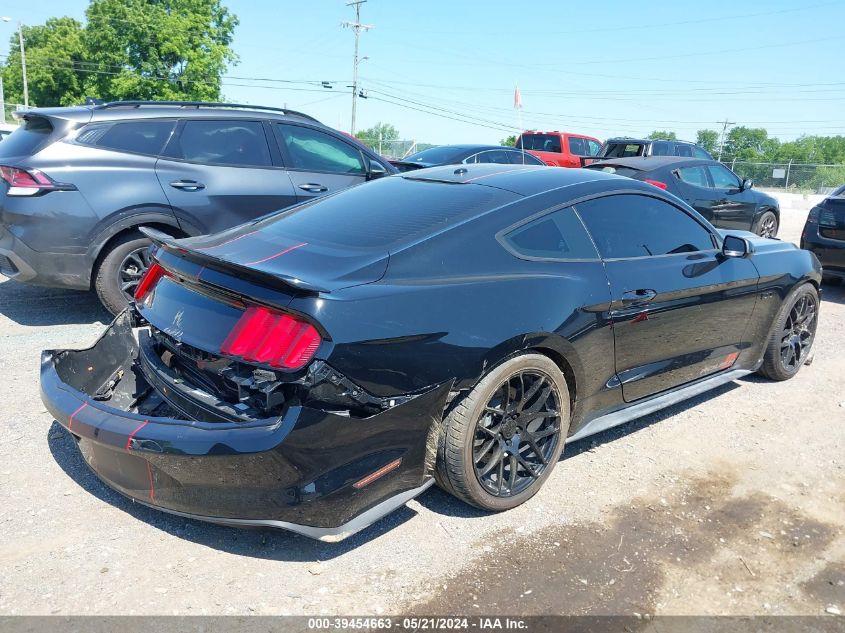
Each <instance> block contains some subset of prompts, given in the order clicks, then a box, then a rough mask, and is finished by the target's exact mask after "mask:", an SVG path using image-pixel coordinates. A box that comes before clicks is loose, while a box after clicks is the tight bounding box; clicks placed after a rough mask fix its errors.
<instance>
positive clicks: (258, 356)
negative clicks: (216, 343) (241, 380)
mask: <svg viewBox="0 0 845 633" xmlns="http://www.w3.org/2000/svg"><path fill="white" fill-rule="evenodd" d="M321 341H322V339H321V338H320V333H319V332H317V330H316V328H314V326H313V325H311V324H310V323H307V322H305V321H302V320H300V319H297V318H295V317H292V316H290V315H289V314H282V313H280V312H274V311H273V310H270V309H268V308H264V307H261V306H250V307H249V308H247V309H246V310H245V311H244V313H243V315H242V316H241V318H240V319H238V322H237V323H236V324H235V327H234V328H232V331H231V332H230V333H229V336H227V337H226V340H225V341H224V342H223V345H222V346H221V347H220V353H221V354H225V355H227V356H238V357H240V358H243V359H244V360H246V361H249V362H252V363H261V364H262V365H270V366H271V367H279V368H281V369H299V368H300V367H303V366H304V365H305V364H306V363H307V362H308V361H309V360H311V358H313V356H314V354H315V352H316V351H317V348H318V347H319V346H320V342H321Z"/></svg>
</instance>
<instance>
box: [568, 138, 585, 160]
mask: <svg viewBox="0 0 845 633" xmlns="http://www.w3.org/2000/svg"><path fill="white" fill-rule="evenodd" d="M569 151H570V152H571V153H572V154H575V155H576V156H587V143H586V142H584V139H582V138H578V137H577V136H570V137H569Z"/></svg>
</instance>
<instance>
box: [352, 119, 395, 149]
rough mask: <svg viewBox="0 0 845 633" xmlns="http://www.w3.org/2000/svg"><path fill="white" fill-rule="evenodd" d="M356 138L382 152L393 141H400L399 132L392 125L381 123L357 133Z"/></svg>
mask: <svg viewBox="0 0 845 633" xmlns="http://www.w3.org/2000/svg"><path fill="white" fill-rule="evenodd" d="M355 138H357V139H358V140H359V141H362V142H364V143H366V144H367V145H369V146H370V147H372V148H373V149H375V150H376V151H379V152H380V151H382V149H384V146H385V145H387V144H388V143H390V142H391V141H398V140H399V130H397V129H396V128H395V127H393V126H392V125H391V124H390V123H382V122H381V121H379V122H378V123H376V124H375V125H374V126H373V127H371V128H368V129H366V130H360V131H358V132H356V133H355ZM380 148H381V149H380Z"/></svg>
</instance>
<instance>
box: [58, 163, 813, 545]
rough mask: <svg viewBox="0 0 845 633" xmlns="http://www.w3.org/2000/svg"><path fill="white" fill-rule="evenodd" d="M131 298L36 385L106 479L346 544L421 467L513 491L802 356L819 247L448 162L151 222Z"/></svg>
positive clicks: (637, 201)
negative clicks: (226, 221)
mask: <svg viewBox="0 0 845 633" xmlns="http://www.w3.org/2000/svg"><path fill="white" fill-rule="evenodd" d="M148 234H149V235H150V236H151V237H152V238H153V240H154V242H155V247H154V251H153V262H154V263H153V265H152V266H151V267H150V269H149V271H148V273H147V274H146V276H145V277H144V279H143V280H142V282H141V283H140V284H139V287H138V290H137V293H136V302H135V306H134V307H133V308H131V309H129V310H127V311H125V312H123V313H121V314H120V315H119V316H118V317H117V318H116V319H115V321H114V323H113V324H112V325H111V327H110V328H109V329H108V330H106V332H105V333H104V334H103V336H102V337H101V338H100V339H99V340H98V341H97V342H96V344H95V345H94V346H93V347H91V348H89V349H85V350H78V351H71V350H62V351H47V352H44V354H43V358H42V369H41V393H42V398H43V400H44V402H45V404H46V406H47V408H48V409H49V411H50V412H51V413H52V414H53V415H54V416H55V417H56V419H57V420H58V421H59V423H60V424H61V425H62V426H64V427H65V428H66V429H67V430H68V431H69V432H70V433H72V434H73V436H74V437H75V438H77V440H78V445H79V448H80V450H81V452H82V455H83V456H84V459H85V460H86V461H87V463H88V464H89V465H90V467H91V468H92V469H93V470H94V472H95V473H96V474H97V475H98V476H99V477H100V478H101V479H102V480H103V481H104V482H106V483H107V484H108V485H109V486H111V487H113V488H115V489H116V490H118V491H120V492H121V493H123V494H125V495H127V496H129V497H132V498H133V499H135V500H136V501H139V502H141V503H144V504H148V505H151V506H155V507H157V508H160V509H162V510H165V511H168V512H172V513H175V514H179V515H182V516H189V517H194V518H198V519H203V520H208V521H214V522H217V523H222V524H228V525H236V526H240V525H259V526H274V527H280V528H285V529H289V530H293V531H295V532H299V533H301V534H305V535H308V536H311V537H314V538H320V539H323V540H339V539H342V538H344V537H345V536H348V535H349V534H352V533H354V532H355V531H357V530H359V529H361V528H362V527H364V526H366V525H368V524H370V523H372V522H373V521H375V520H376V519H378V518H379V517H381V516H383V515H384V514H386V513H387V512H389V511H391V510H393V509H395V508H397V507H399V506H400V505H402V504H404V503H405V502H406V501H407V500H409V499H411V498H412V497H414V496H415V495H418V494H420V493H421V492H422V491H424V490H425V489H426V488H427V487H428V486H429V485H431V484H432V483H434V482H435V481H437V482H438V483H439V484H440V485H441V486H442V487H443V488H445V489H446V490H448V491H450V492H452V493H453V494H455V495H456V496H458V497H459V498H461V499H463V500H465V501H467V502H468V503H471V504H473V505H476V506H478V507H480V508H484V509H488V510H506V509H508V508H512V507H514V506H516V505H518V504H520V503H522V502H524V501H526V500H527V499H528V498H530V497H531V496H532V495H534V494H535V493H536V492H537V491H538V489H539V488H540V487H541V486H542V484H543V482H544V481H545V480H546V479H547V478H548V477H549V475H550V474H551V471H552V469H553V468H554V466H555V464H556V463H557V462H558V460H559V458H560V455H561V451H562V450H563V447H564V443H566V442H567V441H572V440H576V439H579V438H583V437H585V436H588V435H590V434H593V433H596V432H598V431H601V430H603V429H607V428H609V427H612V426H615V425H618V424H621V423H623V422H625V421H627V420H630V419H632V418H635V417H638V416H642V415H644V414H647V413H650V412H652V411H655V410H657V409H660V408H662V407H665V406H667V405H670V404H672V403H675V402H678V401H680V400H683V399H685V398H689V397H691V396H693V395H696V394H699V393H702V392H704V391H706V390H708V389H712V388H713V387H716V386H718V385H721V384H723V383H726V382H728V381H731V380H734V379H736V378H739V377H740V376H743V375H746V374H749V373H751V372H754V371H759V372H760V373H762V374H763V375H765V376H767V377H769V378H772V379H775V380H783V379H786V378H790V377H791V376H793V375H795V373H796V372H798V370H799V369H800V368H801V366H802V365H803V364H804V363H805V362H806V361H807V360H808V358H809V354H810V350H811V346H812V344H813V338H814V333H815V330H816V323H817V318H818V310H819V294H818V285H819V282H820V279H821V276H820V270H821V269H820V266H819V263H818V261H817V259H816V258H815V256H814V255H813V254H812V253H810V252H807V251H803V250H800V249H797V248H796V247H795V246H793V245H791V244H787V243H784V242H780V241H777V240H771V239H764V238H759V237H757V236H755V235H753V234H751V233H746V232H736V233H725V232H720V231H717V230H716V229H714V228H713V227H712V226H711V225H710V224H708V223H707V221H706V220H704V219H703V218H702V217H701V216H700V215H698V214H697V213H696V212H695V211H693V210H692V209H691V208H689V207H688V206H686V205H685V204H684V203H683V202H681V201H680V200H678V199H677V198H675V197H673V196H671V195H669V194H667V193H665V192H663V191H661V190H659V189H657V188H655V187H654V186H652V185H650V184H647V183H642V182H638V181H634V180H631V179H629V178H622V177H619V176H614V175H609V174H605V173H601V172H595V171H593V172H591V171H584V170H575V169H556V168H549V167H530V166H529V167H523V166H513V165H511V166H502V165H471V166H460V167H458V168H456V167H455V166H450V167H439V168H434V169H427V170H420V171H416V172H409V173H407V174H404V175H399V176H392V177H388V178H384V179H382V180H379V181H376V182H373V183H369V184H367V185H363V186H360V187H355V188H353V189H350V190H346V191H343V192H339V193H337V194H334V195H331V196H329V197H324V198H320V199H318V200H315V201H313V202H309V203H305V204H303V205H300V206H297V207H295V208H293V209H290V210H287V211H283V212H280V213H278V214H274V215H271V216H268V217H265V218H263V219H260V220H257V221H255V222H253V223H251V224H248V225H243V226H240V227H238V228H236V229H232V230H229V231H227V232H224V233H220V234H216V235H213V236H205V237H196V238H189V239H182V240H174V239H171V238H169V237H168V236H166V235H163V234H161V233H156V232H154V231H148Z"/></svg>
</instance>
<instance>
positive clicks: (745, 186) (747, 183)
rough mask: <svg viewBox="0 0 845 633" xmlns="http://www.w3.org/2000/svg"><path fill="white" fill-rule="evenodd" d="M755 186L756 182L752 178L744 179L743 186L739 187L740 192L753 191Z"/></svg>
mask: <svg viewBox="0 0 845 633" xmlns="http://www.w3.org/2000/svg"><path fill="white" fill-rule="evenodd" d="M753 186H754V181H753V180H751V178H744V179H743V181H742V184H741V185H740V186H739V189H740V191H745V190H746V189H751V187H753Z"/></svg>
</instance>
